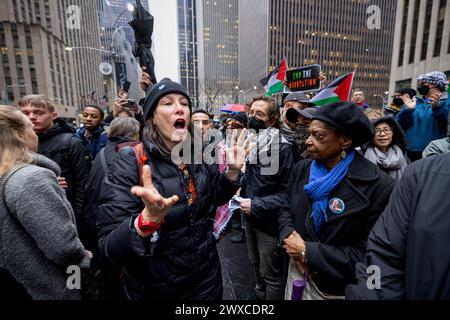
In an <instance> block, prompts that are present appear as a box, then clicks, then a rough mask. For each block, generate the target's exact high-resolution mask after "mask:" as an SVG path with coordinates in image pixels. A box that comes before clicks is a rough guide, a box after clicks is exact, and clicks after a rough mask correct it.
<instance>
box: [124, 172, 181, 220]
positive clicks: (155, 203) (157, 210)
mask: <svg viewBox="0 0 450 320" xmlns="http://www.w3.org/2000/svg"><path fill="white" fill-rule="evenodd" d="M141 179H142V184H143V187H141V186H134V187H132V188H131V193H132V194H134V195H136V196H138V197H140V198H141V199H142V201H143V202H144V204H145V209H144V211H143V212H142V214H143V218H144V220H145V221H152V222H155V223H160V222H161V221H162V220H163V219H164V217H165V216H167V214H168V213H169V211H170V209H171V208H172V206H173V205H174V204H175V203H177V202H178V200H179V198H178V196H172V197H170V198H164V197H163V196H161V194H160V193H159V192H158V190H156V188H155V186H154V185H153V181H152V171H151V169H150V166H149V165H145V166H144V167H143V168H142V176H141Z"/></svg>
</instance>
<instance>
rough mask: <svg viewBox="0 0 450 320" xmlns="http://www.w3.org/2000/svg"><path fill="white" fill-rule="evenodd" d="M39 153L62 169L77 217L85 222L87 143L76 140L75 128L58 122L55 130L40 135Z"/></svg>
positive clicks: (88, 158) (88, 160)
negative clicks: (82, 218)
mask: <svg viewBox="0 0 450 320" xmlns="http://www.w3.org/2000/svg"><path fill="white" fill-rule="evenodd" d="M38 138H39V147H38V153H39V154H42V155H44V156H46V157H47V158H49V159H51V160H53V161H54V162H56V164H58V166H59V167H60V168H61V177H64V178H65V179H66V181H67V185H68V188H67V190H66V195H67V199H68V200H69V202H70V204H71V205H72V208H73V210H74V212H75V217H76V218H77V224H79V223H81V221H80V219H81V217H82V216H83V210H84V209H83V203H84V195H85V193H84V188H85V184H86V179H87V177H88V174H89V170H90V169H91V159H90V157H89V152H88V150H87V148H86V147H85V146H84V144H83V142H82V141H81V140H80V139H78V138H76V137H74V135H73V129H72V127H70V126H69V125H68V124H67V123H66V122H65V121H63V120H61V119H57V120H56V121H55V124H54V126H53V128H51V129H50V130H48V131H47V132H45V133H43V134H38Z"/></svg>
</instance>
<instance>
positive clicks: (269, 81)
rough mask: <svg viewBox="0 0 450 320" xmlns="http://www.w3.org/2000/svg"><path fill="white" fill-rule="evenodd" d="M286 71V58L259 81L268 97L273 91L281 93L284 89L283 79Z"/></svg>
mask: <svg viewBox="0 0 450 320" xmlns="http://www.w3.org/2000/svg"><path fill="white" fill-rule="evenodd" d="M286 71H287V63H286V59H283V61H281V64H280V65H279V66H278V67H277V68H276V69H275V70H273V71H272V72H271V73H270V74H269V75H268V76H267V77H266V78H264V79H262V80H261V81H260V82H261V84H262V85H263V86H264V89H266V94H267V95H268V96H269V97H270V96H272V95H274V94H275V93H282V92H283V91H284V84H283V81H284V79H285V78H286Z"/></svg>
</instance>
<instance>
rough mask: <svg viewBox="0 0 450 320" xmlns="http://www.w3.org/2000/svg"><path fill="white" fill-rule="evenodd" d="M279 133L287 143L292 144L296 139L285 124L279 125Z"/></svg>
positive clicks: (293, 132) (292, 131)
mask: <svg viewBox="0 0 450 320" xmlns="http://www.w3.org/2000/svg"><path fill="white" fill-rule="evenodd" d="M280 132H281V134H282V135H283V136H284V137H285V138H286V140H287V141H289V142H290V143H294V141H295V137H296V134H295V131H294V130H292V129H291V128H290V127H289V126H288V125H287V124H286V123H284V122H283V123H282V124H281V128H280Z"/></svg>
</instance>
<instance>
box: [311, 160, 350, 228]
mask: <svg viewBox="0 0 450 320" xmlns="http://www.w3.org/2000/svg"><path fill="white" fill-rule="evenodd" d="M354 157H355V151H351V152H349V153H348V154H347V156H346V157H345V158H344V159H343V160H341V162H339V163H338V164H337V165H336V166H335V167H334V168H333V169H331V171H329V172H328V169H327V168H326V167H325V165H323V164H322V163H320V162H317V161H315V160H314V161H313V162H312V164H311V170H310V174H309V184H307V185H305V186H304V188H303V189H304V190H305V192H306V193H307V194H308V195H309V198H310V199H311V200H312V201H313V205H312V214H311V218H312V220H313V222H314V229H315V231H316V234H317V235H319V234H320V229H321V227H322V223H324V222H326V221H327V206H328V195H329V194H330V193H331V192H332V191H333V190H334V189H335V188H336V187H337V185H338V184H339V183H340V182H341V181H342V180H344V178H345V176H346V175H347V172H348V167H349V165H350V163H352V161H353V159H354Z"/></svg>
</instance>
